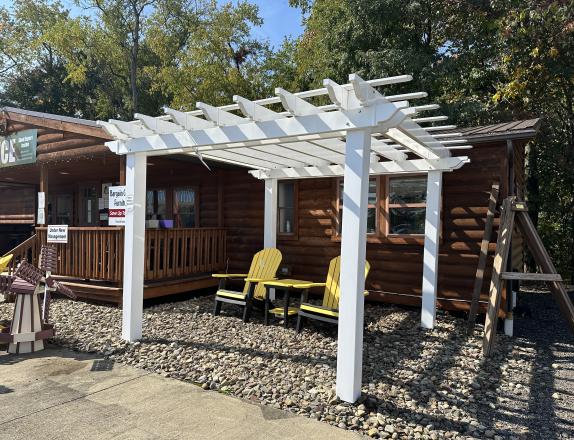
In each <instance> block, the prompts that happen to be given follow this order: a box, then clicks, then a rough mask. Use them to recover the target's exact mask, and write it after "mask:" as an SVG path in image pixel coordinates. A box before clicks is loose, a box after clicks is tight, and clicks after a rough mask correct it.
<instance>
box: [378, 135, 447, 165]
mask: <svg viewBox="0 0 574 440" xmlns="http://www.w3.org/2000/svg"><path fill="white" fill-rule="evenodd" d="M385 136H387V137H389V138H390V139H392V140H394V141H395V142H398V143H399V144H401V145H403V146H404V147H405V148H408V149H409V150H410V151H412V152H413V153H415V154H416V155H417V156H419V157H422V158H423V159H439V158H440V157H441V156H440V155H439V154H438V153H437V152H435V151H434V150H433V149H431V148H429V147H427V146H425V145H424V144H422V143H421V142H418V141H417V140H416V139H414V138H413V137H412V135H411V134H410V133H409V132H406V131H404V130H401V129H399V128H390V129H389V130H387V131H386V132H385Z"/></svg>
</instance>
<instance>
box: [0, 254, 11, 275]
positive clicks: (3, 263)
mask: <svg viewBox="0 0 574 440" xmlns="http://www.w3.org/2000/svg"><path fill="white" fill-rule="evenodd" d="M13 257H14V255H12V254H8V255H4V256H3V257H0V273H2V272H4V271H5V270H6V268H7V267H8V265H9V264H10V261H12V258H13Z"/></svg>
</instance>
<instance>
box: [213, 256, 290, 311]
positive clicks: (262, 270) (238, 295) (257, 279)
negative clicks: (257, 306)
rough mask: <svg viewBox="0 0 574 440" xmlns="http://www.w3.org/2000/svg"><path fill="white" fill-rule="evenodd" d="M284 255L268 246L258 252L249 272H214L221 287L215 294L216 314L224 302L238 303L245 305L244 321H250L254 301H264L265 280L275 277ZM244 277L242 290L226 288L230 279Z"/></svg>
mask: <svg viewBox="0 0 574 440" xmlns="http://www.w3.org/2000/svg"><path fill="white" fill-rule="evenodd" d="M282 258H283V256H282V255H281V252H280V251H279V250H278V249H275V248H266V249H263V250H262V251H259V252H257V253H256V254H255V255H254V256H253V260H252V261H251V267H250V268H249V272H248V273H246V274H243V273H233V274H213V275H212V276H213V277H214V278H219V279H220V281H219V288H218V290H217V293H216V294H215V306H214V309H213V314H214V315H219V312H221V306H222V304H223V303H224V302H225V303H229V304H236V305H239V306H242V307H243V322H248V321H249V316H250V314H251V309H252V307H253V301H254V300H259V301H264V300H265V295H266V289H265V286H264V285H263V281H269V280H274V279H275V274H276V273H277V269H279V264H281V259H282ZM234 278H235V279H243V281H244V286H243V290H242V291H235V290H228V289H226V288H225V284H226V281H227V280H228V279H234Z"/></svg>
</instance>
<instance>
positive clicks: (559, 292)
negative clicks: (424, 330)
mask: <svg viewBox="0 0 574 440" xmlns="http://www.w3.org/2000/svg"><path fill="white" fill-rule="evenodd" d="M515 220H516V224H517V226H518V228H519V230H520V232H521V233H522V235H523V237H524V241H525V243H526V245H527V246H528V249H529V250H530V252H531V253H532V256H533V257H534V261H536V264H537V265H538V267H539V268H540V271H541V273H519V272H504V271H503V270H504V267H505V266H506V262H507V260H508V254H509V252H510V242H511V239H512V231H513V230H514V224H515ZM504 280H535V281H546V282H548V284H549V287H550V291H551V292H552V295H553V296H554V299H555V300H556V302H557V303H558V306H559V308H560V311H561V312H562V314H563V315H564V318H566V320H567V322H568V324H569V325H570V329H571V330H572V332H574V305H572V302H571V301H570V298H569V297H568V293H567V292H566V288H565V287H564V283H563V282H562V277H561V276H560V275H559V274H558V272H556V268H555V267H554V264H553V263H552V260H551V259H550V255H548V252H547V251H546V248H545V247H544V244H543V243H542V240H541V238H540V235H538V232H537V231H536V228H535V227H534V224H533V223H532V220H531V219H530V216H529V215H528V208H527V207H526V203H524V202H522V201H519V200H518V199H517V198H516V197H515V196H512V197H508V198H506V199H504V201H503V202H502V212H501V218H500V228H499V230H498V240H497V242H496V253H495V256H494V265H493V268H492V279H491V281H490V291H489V303H488V312H487V314H486V321H485V325H484V339H483V343H482V353H483V355H484V356H489V355H490V354H491V353H492V349H493V347H494V340H495V337H496V324H497V317H498V312H499V310H500V299H501V296H502V282H503V281H504Z"/></svg>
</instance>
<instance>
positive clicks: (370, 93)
mask: <svg viewBox="0 0 574 440" xmlns="http://www.w3.org/2000/svg"><path fill="white" fill-rule="evenodd" d="M411 80H412V77H411V76H410V75H401V76H395V77H388V78H381V79H375V80H371V81H365V80H363V79H362V78H361V77H359V76H358V75H356V74H353V75H350V76H349V82H350V83H349V84H345V85H339V84H337V83H335V82H334V81H332V80H329V79H326V80H324V82H323V84H324V88H321V89H315V90H309V91H305V92H299V93H290V92H288V91H286V90H284V89H281V88H278V89H276V91H275V92H276V95H277V96H275V97H271V98H266V99H261V100H257V101H250V100H248V99H246V98H243V97H241V96H235V97H234V101H235V104H231V105H226V106H222V107H213V106H211V105H208V104H205V103H201V102H199V103H197V108H198V110H196V111H191V112H181V111H178V110H174V109H171V108H165V109H164V111H165V113H166V114H165V115H164V116H158V117H152V116H147V115H143V114H136V115H135V118H136V120H135V121H132V122H125V121H118V120H113V119H112V120H109V122H103V121H98V123H99V124H100V125H102V126H103V127H104V128H105V129H106V130H107V132H108V133H109V134H110V135H111V136H112V137H113V138H114V139H115V141H111V142H107V143H106V145H107V146H108V147H109V148H110V150H111V151H112V152H114V153H117V154H130V153H145V154H146V155H162V154H176V153H178V154H181V153H184V154H192V155H197V156H200V157H203V158H205V159H209V160H212V161H219V162H226V163H231V164H235V165H239V166H243V167H247V168H249V169H250V170H251V171H250V172H251V174H253V175H254V176H255V177H257V178H260V179H268V178H278V179H288V178H305V177H323V176H338V175H342V174H343V165H344V163H345V136H346V134H347V133H348V132H350V131H356V130H367V131H368V132H369V133H371V146H370V149H371V163H370V170H369V171H370V174H394V173H412V172H423V171H430V170H443V171H450V170H453V169H457V168H460V167H461V166H462V165H463V164H464V163H466V162H468V158H467V157H466V156H458V157H453V156H452V154H451V153H452V151H453V150H461V149H468V148H471V146H470V145H465V142H466V140H465V139H462V138H461V137H460V136H461V134H460V133H445V134H441V133H436V132H437V131H440V130H447V129H453V128H456V127H454V126H441V127H436V126H435V127H430V126H426V127H424V126H422V125H421V124H426V123H429V122H435V121H443V120H446V119H447V117H446V116H431V117H416V116H417V115H418V113H419V112H422V111H428V110H435V109H437V108H438V107H439V106H438V105H436V104H430V105H421V106H410V105H409V100H413V99H418V98H424V97H426V96H427V94H426V93H425V92H415V93H406V94H401V95H393V96H385V95H383V94H382V93H380V92H379V91H377V90H376V89H375V87H378V86H385V85H390V84H397V83H403V82H408V81H411ZM321 95H328V97H329V99H330V100H331V102H332V104H329V105H324V106H315V105H313V104H312V103H311V102H309V100H308V99H309V98H312V97H316V96H321ZM277 103H281V105H282V106H283V108H284V109H285V111H284V112H275V111H273V110H271V109H270V108H268V107H267V106H269V105H271V104H277ZM237 110H239V111H240V112H241V113H242V114H243V115H244V116H239V115H238V114H236V113H232V112H234V111H237Z"/></svg>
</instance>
